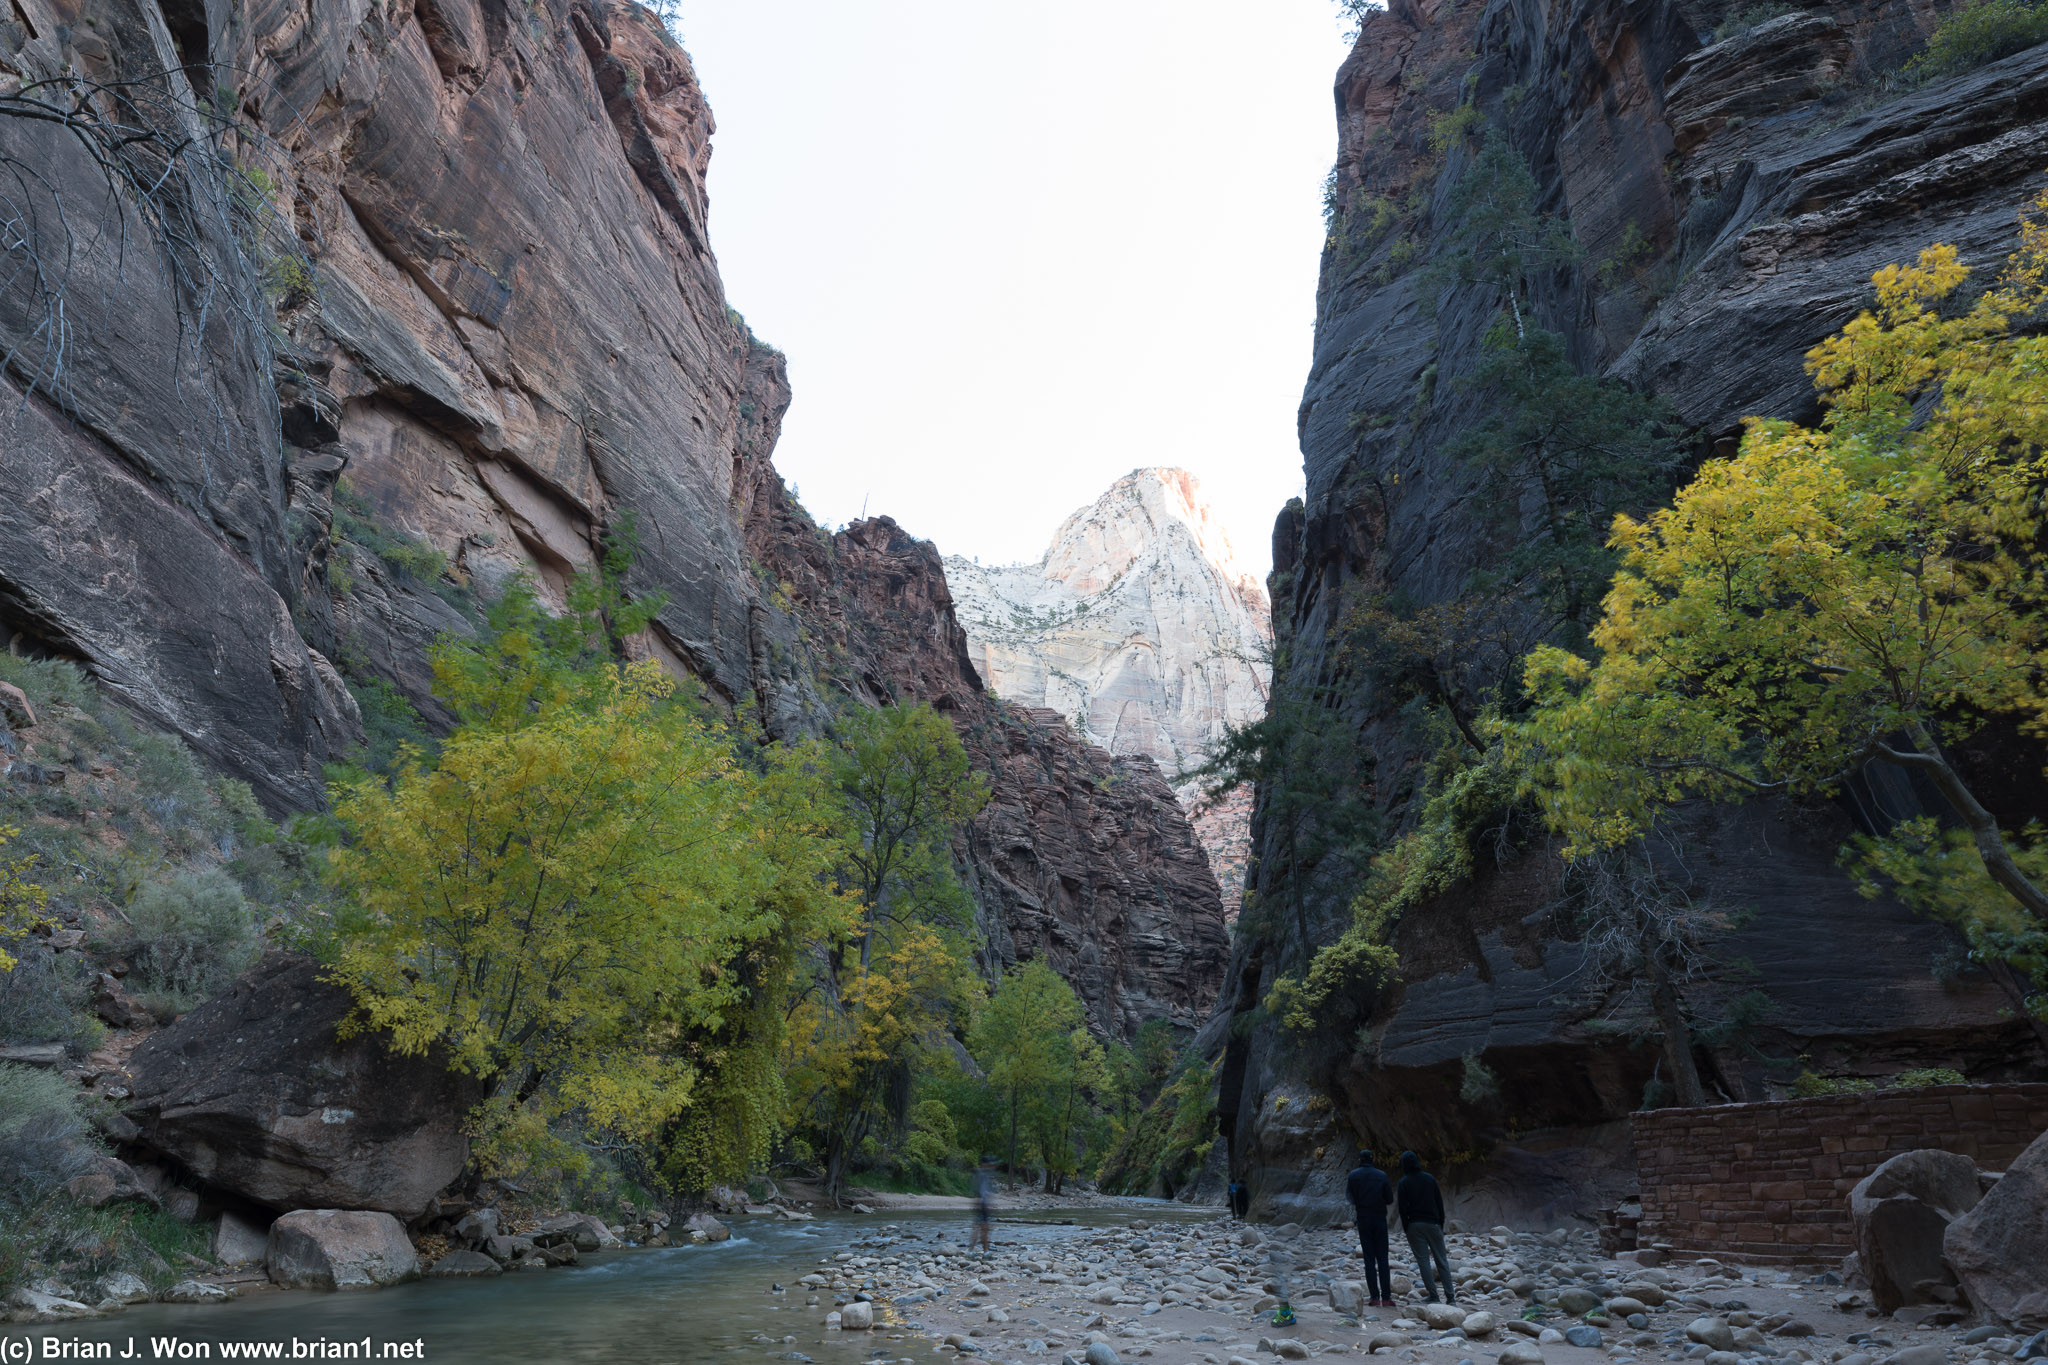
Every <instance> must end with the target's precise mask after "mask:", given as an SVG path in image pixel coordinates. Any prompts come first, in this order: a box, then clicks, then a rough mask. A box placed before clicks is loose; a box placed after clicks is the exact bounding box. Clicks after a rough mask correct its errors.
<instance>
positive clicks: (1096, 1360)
mask: <svg viewBox="0 0 2048 1365" xmlns="http://www.w3.org/2000/svg"><path fill="white" fill-rule="evenodd" d="M1281 1354H1283V1355H1284V1354H1286V1353H1285V1352H1284V1351H1283V1352H1281ZM1302 1354H1304V1355H1306V1354H1307V1352H1306V1351H1304V1352H1303V1353H1302ZM1081 1359H1082V1360H1083V1361H1084V1362H1086V1365H1117V1358H1116V1348H1115V1347H1114V1346H1111V1345H1110V1344H1109V1343H1108V1342H1106V1341H1091V1342H1089V1343H1088V1349H1087V1350H1085V1351H1083V1352H1082V1353H1081Z"/></svg>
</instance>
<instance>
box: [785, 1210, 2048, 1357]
mask: <svg viewBox="0 0 2048 1365" xmlns="http://www.w3.org/2000/svg"><path fill="white" fill-rule="evenodd" d="M1154 1207H1155V1209H1156V1208H1157V1205H1156V1204H1155V1205H1154ZM1048 1231H1049V1230H1048ZM1061 1231H1062V1232H1065V1233H1066V1235H1065V1236H1057V1235H1053V1236H1047V1235H1044V1233H1043V1232H1041V1231H1040V1230H1039V1229H1032V1230H1031V1231H1030V1233H1029V1234H1028V1235H1020V1233H1022V1232H1023V1229H1019V1228H1016V1227H1011V1226H1005V1225H1002V1224H1000V1223H999V1225H998V1227H997V1228H996V1237H995V1247H994V1251H993V1253H992V1254H991V1255H989V1256H988V1257H986V1258H983V1257H980V1256H976V1255H970V1254H969V1253H968V1250H967V1247H966V1245H965V1230H964V1228H963V1229H960V1230H946V1231H941V1232H931V1231H927V1230H925V1229H923V1228H918V1227H911V1226H908V1225H895V1226H891V1225H884V1226H882V1227H880V1228H877V1229H876V1231H875V1232H874V1233H873V1234H871V1235H869V1236H866V1237H860V1238H856V1239H855V1240H854V1241H853V1243H852V1244H851V1245H850V1246H849V1247H848V1248H846V1249H845V1250H842V1251H840V1252H836V1253H834V1254H832V1255H831V1256H829V1257H825V1258H822V1259H820V1260H819V1261H818V1262H817V1263H816V1264H814V1265H810V1266H806V1267H802V1270H803V1273H802V1274H801V1275H799V1276H797V1279H796V1283H795V1285H794V1286H793V1288H794V1289H796V1290H798V1291H800V1292H804V1293H805V1301H804V1303H805V1307H807V1308H809V1309H810V1310H812V1312H814V1313H816V1314H818V1315H819V1321H820V1322H821V1325H824V1326H825V1328H826V1334H827V1337H828V1338H831V1337H842V1338H843V1337H860V1338H865V1339H867V1340H870V1341H872V1340H874V1339H875V1338H876V1337H877V1336H879V1337H880V1338H881V1339H882V1340H883V1341H885V1342H905V1343H908V1342H911V1341H914V1340H919V1339H922V1340H926V1341H928V1342H930V1343H932V1345H931V1346H930V1347H928V1348H926V1349H936V1350H938V1351H940V1352H942V1353H950V1354H954V1355H971V1356H976V1357H979V1358H983V1359H987V1360H991V1361H1014V1362H1027V1361H1029V1360H1031V1359H1032V1358H1034V1357H1036V1358H1047V1359H1052V1360H1057V1359H1060V1358H1062V1357H1070V1358H1073V1359H1074V1360H1078V1361H1082V1362H1085V1365H1118V1363H1119V1362H1121V1361H1123V1360H1126V1359H1145V1360H1151V1361H1156V1362H1158V1365H1244V1363H1245V1362H1247V1361H1258V1360H1261V1359H1273V1358H1276V1357H1277V1358H1281V1359H1311V1358H1314V1357H1318V1356H1323V1355H1329V1354H1365V1355H1373V1354H1386V1355H1390V1356H1397V1357H1399V1358H1400V1359H1401V1360H1403V1361H1408V1362H1420V1363H1422V1365H1481V1362H1487V1361H1491V1362H1494V1363H1495V1365H1635V1363H1636V1362H1646V1361H1650V1360H1664V1361H1686V1360H1700V1361H1703V1362H1705V1365H1822V1363H1826V1365H1880V1363H1881V1362H1887V1361H1889V1362H1893V1365H1962V1363H1963V1362H1980V1363H1981V1365H2003V1362H2005V1361H2008V1360H2012V1359H2015V1358H2016V1357H2018V1356H2020V1355H2021V1354H2022V1351H2023V1343H2022V1342H2021V1341H2020V1340H2019V1339H2018V1337H2016V1336H2015V1335H2013V1334H2008V1333H2004V1332H1993V1331H1990V1330H1988V1329H1978V1330H1975V1331H1972V1330H1969V1329H1967V1328H1965V1327H1963V1326H1961V1325H1959V1324H1938V1323H1937V1322H1923V1321H1918V1320H1915V1319H1916V1318H1917V1317H1918V1314H1916V1313H1915V1312H1913V1311H1912V1310H1907V1312H1906V1320H1899V1319H1879V1318H1877V1317H1876V1316H1875V1313H1874V1310H1870V1309H1869V1308H1868V1306H1867V1296H1865V1295H1863V1294H1860V1293H1857V1292H1856V1291H1853V1290H1847V1289H1844V1288H1842V1287H1841V1286H1840V1285H1839V1282H1838V1279H1837V1277H1835V1276H1833V1275H1831V1274H1828V1273H1824V1272H1813V1271H1809V1272H1806V1273H1804V1274H1803V1275H1802V1274H1796V1273H1793V1272H1788V1271H1784V1270H1778V1269H1764V1270H1744V1269H1742V1268H1739V1267H1734V1266H1729V1265H1724V1264H1722V1263H1720V1262H1718V1261H1714V1260H1700V1261H1689V1262H1687V1263H1685V1264H1682V1265H1674V1266H1669V1267H1645V1266H1642V1265H1639V1264H1636V1263H1634V1262H1632V1261H1618V1260H1610V1259H1603V1258H1601V1257H1599V1255H1598V1254H1597V1251H1596V1249H1595V1246H1594V1243H1593V1239H1592V1237H1591V1234H1590V1233H1577V1234H1572V1233H1566V1232H1563V1231H1558V1232H1552V1233H1549V1234H1536V1233H1511V1232H1509V1231H1507V1230H1506V1229H1496V1230H1494V1231H1491V1232H1488V1233H1483V1234H1453V1235H1452V1236H1451V1237H1450V1238H1449V1242H1450V1246H1451V1253H1452V1261H1453V1269H1454V1272H1455V1274H1456V1277H1457V1281H1458V1299H1459V1303H1458V1305H1457V1306H1456V1307H1455V1308H1453V1307H1451V1306H1449V1305H1444V1304H1434V1303H1427V1302H1425V1301H1424V1299H1423V1295H1422V1294H1421V1293H1420V1291H1419V1289H1418V1287H1417V1285H1416V1283H1415V1279H1414V1276H1413V1273H1412V1272H1413V1266H1412V1262H1409V1261H1408V1258H1407V1256H1406V1254H1405V1248H1400V1247H1399V1239H1398V1235H1397V1239H1396V1241H1397V1254H1396V1257H1395V1263H1396V1279H1395V1286H1394V1287H1395V1290H1396V1295H1397V1301H1398V1304H1399V1306H1397V1307H1394V1308H1373V1307H1368V1306H1366V1305H1365V1304H1364V1302H1363V1298H1364V1286H1363V1284H1362V1283H1361V1278H1362V1274H1363V1270H1362V1261H1361V1259H1360V1255H1359V1250H1358V1244H1357V1240H1356V1237H1355V1235H1354V1234H1352V1233H1351V1231H1350V1230H1349V1229H1344V1230H1341V1231H1337V1230H1326V1231H1303V1230H1301V1229H1298V1228H1294V1227H1284V1228H1257V1227H1250V1226H1247V1225H1244V1224H1240V1223H1236V1222H1233V1221H1230V1220H1227V1219H1225V1218H1221V1217H1217V1216H1213V1215H1210V1216H1206V1217H1203V1216H1200V1215H1186V1214H1182V1215H1178V1216H1176V1215H1175V1214H1174V1213H1172V1212H1163V1213H1160V1214H1157V1215H1155V1216H1154V1217H1153V1218H1150V1219H1145V1218H1140V1219H1135V1220H1131V1221H1127V1222H1124V1223H1123V1224H1122V1225H1121V1226H1109V1227H1094V1228H1079V1227H1077V1228H1072V1229H1062V1230H1061ZM1404 1266H1405V1269H1406V1273H1404V1272H1403V1268H1404ZM796 1269H797V1268H796V1267H792V1273H794V1272H795V1270H796ZM862 1300H866V1301H868V1302H869V1304H870V1308H869V1310H868V1311H870V1312H872V1313H873V1316H874V1327H873V1328H872V1329H867V1330H857V1331H848V1330H845V1329H843V1328H840V1327H837V1326H835V1325H834V1324H835V1323H836V1322H838V1321H840V1320H841V1318H840V1317H839V1315H841V1314H850V1315H849V1316H848V1317H847V1318H845V1319H844V1320H846V1321H858V1320H859V1319H860V1317H861V1316H862V1313H861V1309H860V1308H859V1307H858V1305H859V1304H860V1302H861V1301H862ZM1283 1300H1284V1301H1285V1302H1286V1303H1287V1304H1288V1305H1289V1306H1290V1307H1291V1308H1292V1310H1293V1312H1294V1315H1295V1321H1294V1323H1293V1324H1292V1325H1289V1326H1284V1327H1283V1326H1278V1325H1276V1324H1275V1323H1274V1321H1273V1318H1274V1312H1275V1310H1276V1309H1277V1308H1278V1307H1279V1305H1280V1304H1281V1302H1282V1301H1283ZM898 1349H902V1348H898ZM2037 1349H2041V1350H2043V1351H2048V1347H2037ZM904 1358H905V1360H908V1359H910V1357H908V1356H906V1357H904Z"/></svg>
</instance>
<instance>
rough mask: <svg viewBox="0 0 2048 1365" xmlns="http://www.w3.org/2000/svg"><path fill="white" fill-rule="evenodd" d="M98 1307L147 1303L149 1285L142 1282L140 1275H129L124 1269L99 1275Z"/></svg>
mask: <svg viewBox="0 0 2048 1365" xmlns="http://www.w3.org/2000/svg"><path fill="white" fill-rule="evenodd" d="M99 1296H100V1307H102V1308H105V1307H106V1306H107V1305H108V1304H117V1305H122V1306H125V1305H127V1304H131V1303H148V1302H149V1286H148V1285H146V1284H144V1283H143V1282H142V1277H141V1276H140V1275H131V1274H129V1273H128V1272H127V1271H125V1270H116V1271H114V1272H113V1273H111V1274H108V1275H103V1276H101V1277H100V1283H99Z"/></svg>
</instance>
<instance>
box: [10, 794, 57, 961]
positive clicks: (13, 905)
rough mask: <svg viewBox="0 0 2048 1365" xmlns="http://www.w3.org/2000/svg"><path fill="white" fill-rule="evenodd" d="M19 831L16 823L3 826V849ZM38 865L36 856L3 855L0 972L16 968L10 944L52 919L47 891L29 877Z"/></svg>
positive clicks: (20, 939)
mask: <svg viewBox="0 0 2048 1365" xmlns="http://www.w3.org/2000/svg"><path fill="white" fill-rule="evenodd" d="M20 833H21V831H20V830H19V829H17V828H15V827H14V826H13V825H0V849H5V848H6V847H7V841H8V840H10V839H12V838H14V837H15V836H16V835H18V834H20ZM35 865H36V860H35V858H34V856H33V855H31V856H30V857H26V858H0V972H11V971H13V970H14V963H15V959H14V957H13V956H12V955H11V954H9V953H8V951H7V945H8V944H10V943H19V942H21V941H22V940H23V939H25V938H27V937H28V936H29V935H30V934H32V933H34V932H35V931H36V929H37V928H38V927H39V926H41V925H43V924H46V923H48V922H49V917H48V916H47V915H45V914H44V913H43V906H44V905H45V904H46V903H47V900H48V893H47V892H46V891H44V889H43V888H42V887H41V886H39V885H37V884H36V883H35V882H32V881H30V880H29V879H28V877H29V873H30V872H32V871H34V870H35Z"/></svg>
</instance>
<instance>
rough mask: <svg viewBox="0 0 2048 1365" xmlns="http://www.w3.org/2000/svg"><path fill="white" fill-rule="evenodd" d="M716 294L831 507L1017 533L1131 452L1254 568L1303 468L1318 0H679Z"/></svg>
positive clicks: (1322, 73)
mask: <svg viewBox="0 0 2048 1365" xmlns="http://www.w3.org/2000/svg"><path fill="white" fill-rule="evenodd" d="M675 21H676V27H677V29H678V31H679V32H680V34H681V36H682V38H683V41H684V44H685V46H686V47H688V49H689V51H690V54H691V56H692V57H693V58H694V60H695V62H696V65H697V72H698V75H699V77H700V78H701V79H702V81H703V84H704V88H705V92H706V94H707V95H708V96H709V98H710V101H711V107H712V110H713V112H714V114H715V115H716V117H717V120H718V132H717V135H716V137H715V138H714V139H713V142H712V149H713V150H712V157H711V174H710V194H711V241H712V246H713V248H714V249H715V250H716V252H717V253H718V259H719V265H720V271H721V274H722V275H723V276H724V279H725V285H726V292H727V295H728V297H729V298H730V299H731V301H732V304H733V306H734V307H736V308H738V309H739V310H740V311H741V312H743V313H745V314H746V315H747V320H748V321H749V323H751V324H752V326H753V328H754V331H755V332H756V333H757V334H758V335H759V336H760V337H761V338H762V339H763V340H765V341H768V342H771V343H773V344H774V345H776V346H779V347H780V348H782V350H783V351H784V352H786V353H787V355H788V356H789V370H790V380H791V383H792V385H793V387H794V389H795V393H796V397H795V401H794V403H793V404H792V405H791V408H790V411H789V417H788V420H787V424H786V425H785V427H784V429H783V437H782V443H781V445H780V447H779V448H778V450H777V452H776V456H775V463H776V465H777V467H778V468H780V469H781V471H782V474H783V477H784V478H785V479H787V480H788V481H789V482H790V483H792V484H794V485H795V486H796V487H797V490H798V492H799V494H800V495H801V497H802V499H803V502H804V504H805V506H807V507H808V508H809V509H810V511H811V513H812V515H814V516H815V517H817V518H818V519H819V520H820V521H821V522H824V523H825V524H826V525H828V526H836V525H838V524H840V523H842V522H845V521H848V520H851V519H852V518H854V517H857V516H859V515H861V512H862V508H863V507H865V508H866V510H867V512H868V514H869V515H878V514H881V513H884V512H886V513H888V514H889V515H891V516H893V517H895V518H896V519H897V520H898V521H899V522H901V523H902V524H903V525H904V526H905V527H906V528H908V529H909V530H910V531H912V532H913V533H915V534H917V535H919V536H923V537H926V538H928V539H931V540H933V541H936V542H937V544H938V546H939V549H940V550H941V551H942V552H944V553H947V554H960V555H968V556H978V557H980V558H981V560H982V561H983V562H984V563H996V562H1009V561H1016V560H1031V559H1036V558H1037V557H1038V555H1039V554H1040V553H1041V552H1042V551H1043V549H1044V548H1045V543H1046V541H1047V540H1048V539H1049V538H1050V536H1051V534H1052V532H1053V530H1054V528H1055V527H1056V526H1058V524H1059V522H1060V521H1061V519H1062V518H1064V517H1065V516H1066V515H1067V514H1068V513H1069V512H1072V511H1073V510H1074V509H1076V508H1077V507H1081V506H1083V505H1085V504H1087V503H1089V502H1091V501H1093V500H1094V498H1095V497H1096V496H1097V495H1098V494H1099V493H1101V492H1102V491H1103V490H1104V489H1105V488H1107V487H1108V486H1109V484H1110V483H1111V482H1112V481H1113V480H1114V479H1116V478H1117V477H1118V476H1120V475H1122V474H1125V473H1128V472H1129V471H1130V470H1132V469H1134V468H1137V467H1139V466H1141V465H1179V466H1181V467H1183V468H1186V469H1188V470H1191V471H1193V473H1194V474H1195V475H1196V477H1197V478H1198V479H1200V480H1201V483H1202V486H1203V490H1204V492H1205V493H1206V494H1207V496H1208V498H1209V500H1210V501H1211V502H1212V503H1214V504H1215V505H1216V506H1217V507H1218V509H1219V511H1220V512H1221V514H1222V517H1223V520H1224V522H1225V524H1226V526H1227V527H1228V529H1229V531H1230V534H1231V537H1232V539H1233V540H1235V541H1236V542H1237V548H1238V550H1239V553H1240V554H1241V556H1242V557H1243V558H1244V560H1245V561H1246V563H1247V565H1248V566H1250V567H1252V568H1253V569H1254V570H1255V571H1256V572H1259V573H1261V574H1263V573H1264V572H1265V570H1266V568H1267V565H1268V560H1269V543H1270V537H1271V532H1272V525H1273V517H1274V515H1275V514H1276V513H1277V512H1278V511H1279V510H1280V507H1281V504H1283V503H1284V502H1285V501H1286V500H1287V499H1288V498H1289V497H1291V496H1294V495H1295V494H1296V493H1298V492H1299V491H1300V489H1301V456H1300V451H1299V448H1298V447H1297V445H1296V441H1295V431H1294V420H1295V410H1296V408H1297V406H1298V405H1299V403H1300V400H1301V390H1302V384H1303V381H1304V380H1305V379H1306V377H1307V374H1308V365H1309V347H1310V342H1311V327H1312V324H1313V321H1314V316H1315V285H1316V265H1317V256H1318V252H1319V251H1320V248H1321V240H1322V220H1321V187H1322V180H1323V176H1324V175H1325V173H1326V172H1327V171H1328V169H1329V165H1330V159H1331V157H1332V155H1333V153H1334V151H1335V146H1336V127H1335V117H1334V115H1333V113H1332V99H1331V93H1330V90H1331V84H1332V80H1333V77H1334V75H1335V73H1336V69H1337V66H1338V63H1339V62H1341V61H1342V60H1343V58H1344V54H1345V50H1346V49H1345V45H1344V42H1343V32H1344V27H1345V25H1344V23H1343V20H1342V17H1341V15H1340V14H1339V12H1338V10H1337V7H1336V5H1335V4H1333V3H1332V0H1170V2H1169V0H1021V3H1019V2H1017V0H1012V3H1007V4H995V3H991V2H990V0H680V3H678V4H677V5H676V6H675Z"/></svg>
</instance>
